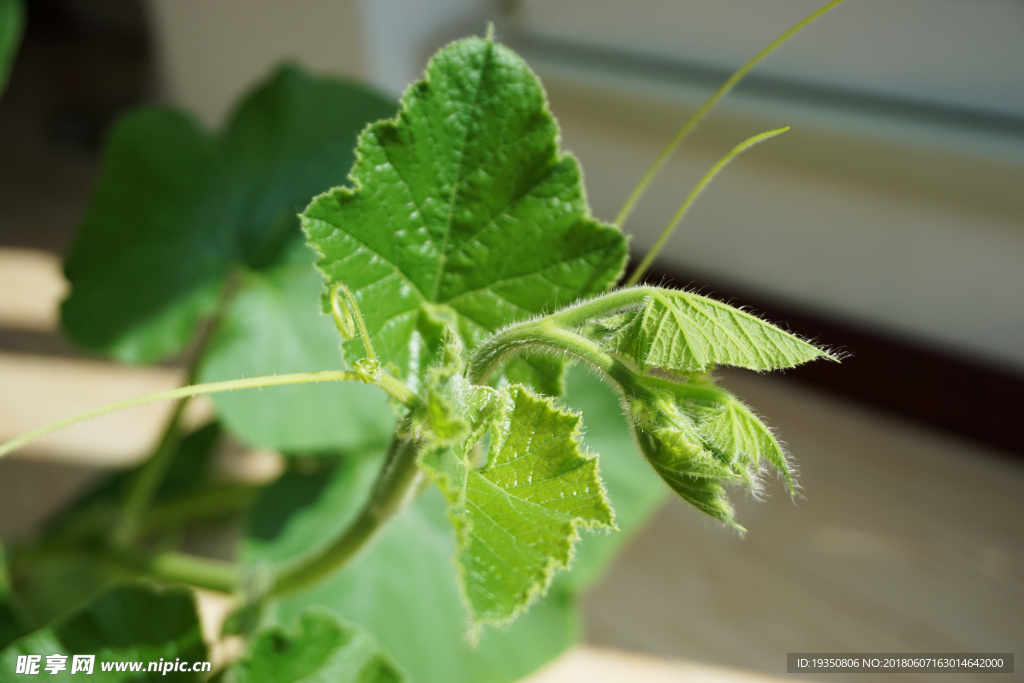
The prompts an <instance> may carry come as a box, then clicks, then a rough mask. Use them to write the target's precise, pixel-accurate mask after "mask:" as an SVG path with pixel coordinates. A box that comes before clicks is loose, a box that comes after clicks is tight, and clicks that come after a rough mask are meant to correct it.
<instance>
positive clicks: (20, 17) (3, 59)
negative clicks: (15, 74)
mask: <svg viewBox="0 0 1024 683" xmlns="http://www.w3.org/2000/svg"><path fill="white" fill-rule="evenodd" d="M24 27H25V11H24V9H23V8H22V6H21V0H0V95H3V93H4V89H5V88H6V87H7V79H8V78H9V77H10V75H11V67H12V66H13V65H14V56H15V55H16V54H17V53H18V44H19V43H20V42H21V32H22V30H23V29H24Z"/></svg>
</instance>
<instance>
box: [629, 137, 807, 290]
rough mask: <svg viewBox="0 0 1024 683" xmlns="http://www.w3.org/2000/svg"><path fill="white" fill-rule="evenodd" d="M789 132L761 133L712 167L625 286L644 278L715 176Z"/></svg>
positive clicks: (734, 148) (737, 147) (731, 151)
mask: <svg viewBox="0 0 1024 683" xmlns="http://www.w3.org/2000/svg"><path fill="white" fill-rule="evenodd" d="M787 130H789V126H786V127H785V128H779V129H777V130H770V131H768V132H766V133H761V134H760V135H755V136H753V137H751V138H747V139H746V140H744V141H743V142H741V143H740V144H738V145H736V146H735V147H733V148H732V149H731V150H730V151H729V153H728V154H726V155H725V156H724V157H722V158H721V159H719V160H718V163H717V164H715V165H714V166H712V167H711V170H709V171H708V172H707V173H705V174H704V177H703V178H701V179H700V182H699V183H697V185H696V187H694V188H693V189H692V190H690V194H689V195H687V197H686V199H685V200H684V201H683V204H682V206H680V207H679V210H678V211H676V214H675V215H674V216H672V220H670V221H669V222H668V225H666V226H665V229H664V230H662V231H661V236H660V237H658V241H657V242H655V243H654V246H653V247H651V249H650V251H648V252H647V255H646V256H644V260H643V261H642V262H641V263H640V265H639V266H637V267H636V270H634V271H633V274H632V275H630V276H629V279H628V280H626V283H625V286H626V287H631V286H633V285H635V284H636V283H637V282H639V281H640V278H642V277H643V276H644V274H645V273H646V272H647V270H648V269H649V268H650V267H651V264H652V263H654V259H655V258H656V257H657V256H658V253H659V252H660V251H661V248H662V247H664V246H665V242H667V241H668V238H669V237H670V236H671V235H672V231H673V230H675V228H676V225H678V224H679V221H681V220H683V216H685V215H686V213H687V212H688V211H689V210H690V207H691V206H693V203H694V202H695V201H697V197H699V196H700V194H701V192H703V191H704V188H705V187H707V186H708V185H709V184H710V183H711V181H712V180H714V179H715V176H717V175H718V174H719V172H720V171H721V170H722V169H723V168H725V167H726V165H727V164H728V163H729V162H730V161H732V160H733V159H734V158H735V157H736V156H737V155H738V154H740V153H741V152H743V151H744V150H746V149H749V148H751V147H753V146H754V145H756V144H757V143H759V142H764V141H765V140H767V139H769V138H773V137H775V136H776V135H781V134H782V133H785V132H786V131H787Z"/></svg>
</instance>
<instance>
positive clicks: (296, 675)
mask: <svg viewBox="0 0 1024 683" xmlns="http://www.w3.org/2000/svg"><path fill="white" fill-rule="evenodd" d="M225 680H226V682H229V683H314V682H315V681H316V682H320V681H322V682H323V683H328V682H330V683H403V682H404V681H407V680H408V678H407V677H406V676H405V674H404V672H402V671H401V670H400V669H399V668H398V666H397V665H396V664H395V663H394V662H393V661H392V659H391V656H390V655H389V654H388V653H387V652H386V651H385V650H384V649H383V648H382V647H381V646H380V644H378V643H377V642H376V641H375V640H374V639H373V638H372V637H371V636H369V635H367V634H366V633H365V632H363V631H362V630H360V629H358V628H356V627H354V626H351V625H349V624H343V623H342V622H340V621H338V619H337V618H336V617H334V616H332V615H331V614H330V613H329V612H327V611H326V610H323V609H310V610H307V611H306V612H303V613H302V615H300V616H299V620H298V625H297V628H296V629H295V630H294V631H288V630H285V629H284V628H282V627H280V626H274V627H271V628H268V629H265V630H263V631H260V632H258V633H256V635H255V636H254V638H253V642H252V644H251V645H250V647H249V652H248V654H247V655H246V657H245V658H244V659H243V660H242V661H241V662H239V663H238V664H236V665H234V666H233V667H232V668H231V670H230V671H229V672H228V674H227V676H226V679H225Z"/></svg>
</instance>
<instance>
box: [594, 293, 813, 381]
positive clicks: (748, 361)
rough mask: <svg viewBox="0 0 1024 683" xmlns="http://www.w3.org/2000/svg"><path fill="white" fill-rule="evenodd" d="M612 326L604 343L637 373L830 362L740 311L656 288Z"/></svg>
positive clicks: (768, 367)
mask: <svg viewBox="0 0 1024 683" xmlns="http://www.w3.org/2000/svg"><path fill="white" fill-rule="evenodd" d="M615 322H616V323H617V325H616V329H615V331H613V332H612V333H611V334H610V335H609V336H608V337H607V338H606V340H605V344H606V345H607V346H608V347H609V348H610V349H611V350H612V351H613V352H614V353H617V354H619V355H621V356H624V357H626V358H628V359H630V360H632V361H633V362H635V363H636V364H637V365H638V366H639V367H640V369H641V370H648V369H650V368H660V369H662V370H665V371H669V372H678V373H691V372H704V371H707V370H709V369H711V368H712V367H713V366H715V365H732V366H736V367H740V368H748V369H751V370H777V369H780V368H791V367H793V366H795V365H800V364H801V363H806V362H807V361H811V360H814V359H815V358H823V357H824V358H831V356H830V355H829V354H828V353H827V352H825V351H823V350H821V349H819V348H817V347H815V346H813V345H811V344H808V343H807V342H805V341H802V340H801V339H798V338H797V337H795V336H794V335H792V334H789V333H788V332H784V331H782V330H780V329H779V328H777V327H775V326H774V325H772V324H770V323H768V322H765V321H764V320H761V319H760V318H758V317H756V316H753V315H751V314H749V313H747V312H745V311H741V310H739V309H738V308H733V307H732V306H729V305H728V304H724V303H722V302H720V301H715V300H714V299H709V298H707V297H703V296H699V295H697V294H690V293H688V292H681V291H677V290H669V289H660V288H659V289H655V290H654V291H652V293H651V294H650V295H649V296H648V297H647V301H646V303H645V305H644V306H643V308H641V309H639V310H637V311H635V312H632V313H629V314H628V315H627V316H626V317H625V318H617V319H616V321H615Z"/></svg>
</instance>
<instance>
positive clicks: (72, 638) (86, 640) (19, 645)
mask: <svg viewBox="0 0 1024 683" xmlns="http://www.w3.org/2000/svg"><path fill="white" fill-rule="evenodd" d="M40 654H41V655H51V654H61V655H67V656H68V658H67V660H66V667H67V668H66V670H65V671H63V672H61V673H60V674H59V676H58V677H57V678H55V679H53V680H68V681H74V680H76V678H72V676H73V675H77V674H72V673H71V668H72V659H71V656H70V655H74V654H95V655H96V661H95V664H94V668H93V675H92V677H90V678H89V680H96V681H103V682H108V683H114V682H115V681H124V682H125V683H127V682H128V681H139V680H153V681H156V680H176V681H195V682H196V683H198V682H199V681H202V680H203V678H204V677H203V675H202V674H201V673H192V672H187V673H185V672H176V673H174V674H172V675H168V676H166V677H163V676H162V675H161V674H155V675H154V674H153V673H149V674H148V675H147V674H142V675H141V676H140V674H138V673H133V672H127V671H123V672H107V673H104V672H102V671H101V669H100V663H101V662H111V661H118V662H127V661H142V662H146V663H147V664H148V662H155V661H158V660H160V659H161V658H162V659H163V660H165V661H168V660H169V661H175V660H176V659H178V658H180V659H181V660H184V661H188V662H197V661H204V660H206V659H207V654H206V645H205V644H204V643H203V638H202V633H201V631H200V627H199V619H198V617H197V616H196V610H195V602H194V598H193V596H192V592H191V591H190V590H188V589H185V588H181V587H176V588H167V589H160V588H156V587H154V586H152V585H149V584H146V583H141V582H127V583H122V584H119V585H115V586H114V587H113V588H110V589H109V590H107V591H106V592H105V593H103V594H101V595H100V596H99V597H97V598H96V599H95V600H93V601H92V602H91V603H90V604H88V605H86V606H85V607H82V608H81V609H79V610H77V611H75V612H73V613H71V614H69V615H67V616H65V617H63V618H61V619H60V620H58V621H57V622H55V623H54V624H51V625H50V626H47V627H46V628H43V629H40V630H39V631H35V632H34V633H31V634H29V635H27V636H24V637H22V638H20V639H18V640H17V641H15V642H14V643H12V644H11V645H9V646H8V647H7V648H5V649H4V650H3V651H2V652H0V677H3V680H8V679H7V678H6V676H11V679H12V680H13V679H15V676H14V674H13V672H14V671H15V667H16V664H17V659H18V655H40ZM45 665H46V659H45V657H44V659H43V660H42V663H41V666H40V671H41V672H42V669H43V667H44V666H45ZM43 673H44V675H45V674H46V672H43ZM18 678H20V677H18ZM47 678H50V676H49V675H47Z"/></svg>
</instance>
